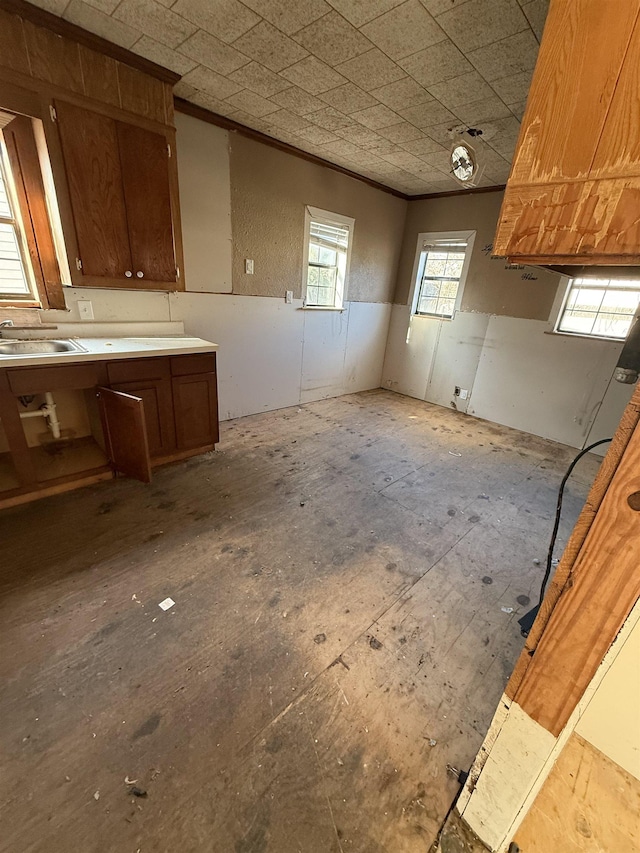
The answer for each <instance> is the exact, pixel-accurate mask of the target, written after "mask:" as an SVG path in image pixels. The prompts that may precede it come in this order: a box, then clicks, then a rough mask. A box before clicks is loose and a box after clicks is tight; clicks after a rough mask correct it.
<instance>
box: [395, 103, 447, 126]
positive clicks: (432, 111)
mask: <svg viewBox="0 0 640 853" xmlns="http://www.w3.org/2000/svg"><path fill="white" fill-rule="evenodd" d="M398 112H399V113H400V115H401V116H402V117H403V118H404V119H406V120H407V121H409V122H411V124H414V125H415V126H416V127H431V125H434V124H440V123H441V122H445V121H451V122H455V121H456V117H455V116H454V114H453V113H452V112H451V111H450V110H448V109H447V108H446V107H445V106H443V104H441V103H440V101H437V100H435V99H433V100H431V101H427V102H426V103H424V104H416V105H415V106H413V107H403V108H402V109H400V110H398Z"/></svg>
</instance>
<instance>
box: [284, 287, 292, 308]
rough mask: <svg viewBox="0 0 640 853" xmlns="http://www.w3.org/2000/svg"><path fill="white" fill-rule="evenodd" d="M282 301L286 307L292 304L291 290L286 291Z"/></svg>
mask: <svg viewBox="0 0 640 853" xmlns="http://www.w3.org/2000/svg"><path fill="white" fill-rule="evenodd" d="M284 301H285V302H286V303H287V305H291V303H292V302H293V290H287V291H286V293H285V295H284Z"/></svg>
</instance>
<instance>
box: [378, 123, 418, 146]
mask: <svg viewBox="0 0 640 853" xmlns="http://www.w3.org/2000/svg"><path fill="white" fill-rule="evenodd" d="M378 132H379V133H380V135H381V136H384V137H385V138H386V139H390V140H391V142H398V143H400V142H410V141H411V140H412V139H419V138H420V137H421V136H422V135H423V134H422V131H420V130H418V128H417V127H414V125H412V124H409V122H408V121H402V122H400V123H399V124H392V125H391V126H390V127H381V128H380V129H379V131H378Z"/></svg>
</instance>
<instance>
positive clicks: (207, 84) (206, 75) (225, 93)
mask: <svg viewBox="0 0 640 853" xmlns="http://www.w3.org/2000/svg"><path fill="white" fill-rule="evenodd" d="M182 82H183V83H187V84H188V85H190V86H195V87H196V89H200V90H201V91H204V92H207V94H209V95H213V97H214V98H219V100H221V101H223V100H224V99H225V98H228V97H229V96H230V95H235V93H236V92H240V91H241V89H242V86H239V85H238V84H237V83H234V82H233V81H232V80H229V79H228V78H227V77H223V76H222V74H217V73H216V72H215V71H212V70H211V69H210V68H205V66H204V65H198V67H197V68H194V69H193V71H189V73H188V74H185V75H184V77H183V78H182Z"/></svg>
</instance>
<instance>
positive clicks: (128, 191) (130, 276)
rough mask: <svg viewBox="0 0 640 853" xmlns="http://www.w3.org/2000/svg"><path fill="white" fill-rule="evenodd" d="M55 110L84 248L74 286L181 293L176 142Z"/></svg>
mask: <svg viewBox="0 0 640 853" xmlns="http://www.w3.org/2000/svg"><path fill="white" fill-rule="evenodd" d="M54 110H55V112H54V113H53V114H52V115H53V117H54V119H55V124H56V126H57V129H58V134H59V139H60V147H61V149H62V157H63V161H64V173H65V175H64V179H65V180H66V183H67V186H68V191H69V202H70V207H71V213H72V217H73V225H74V229H75V235H76V239H77V247H78V250H77V251H78V254H77V258H75V263H73V259H72V265H71V266H72V270H73V271H74V284H80V285H91V286H96V285H98V286H100V285H102V286H104V285H105V284H108V285H110V286H123V287H136V288H153V289H159V288H162V289H170V290H175V289H176V282H177V281H178V278H179V269H178V260H177V252H176V240H175V230H176V229H175V227H174V221H176V219H177V211H174V210H173V207H172V192H171V162H170V161H171V157H172V153H173V149H172V142H171V135H170V134H168V133H166V132H165V133H162V132H157V131H154V130H149V129H147V128H145V127H140V126H138V125H135V124H132V123H130V122H125V121H122V120H120V119H115V118H113V117H111V116H109V115H105V114H103V113H99V112H95V111H93V110H89V109H85V108H84V107H80V106H78V105H76V104H72V103H69V102H67V101H63V100H60V99H56V101H55V102H54ZM60 178H61V180H62V176H60ZM74 267H75V269H74Z"/></svg>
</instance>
